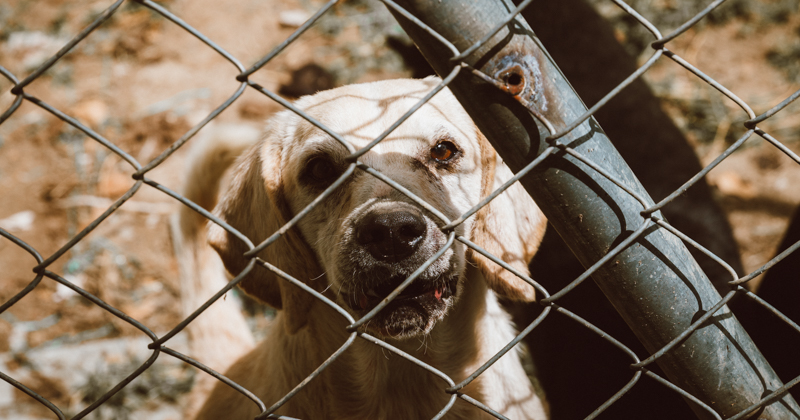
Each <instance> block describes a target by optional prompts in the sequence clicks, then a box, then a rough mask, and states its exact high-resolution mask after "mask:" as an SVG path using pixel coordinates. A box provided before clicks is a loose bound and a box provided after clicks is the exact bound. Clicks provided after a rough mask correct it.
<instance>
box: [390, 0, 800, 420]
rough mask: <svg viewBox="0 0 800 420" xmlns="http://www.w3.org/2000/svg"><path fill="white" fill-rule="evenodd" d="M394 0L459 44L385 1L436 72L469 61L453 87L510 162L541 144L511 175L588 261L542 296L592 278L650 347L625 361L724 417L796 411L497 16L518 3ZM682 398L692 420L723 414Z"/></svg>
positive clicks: (687, 259) (526, 31) (621, 172)
mask: <svg viewBox="0 0 800 420" xmlns="http://www.w3.org/2000/svg"><path fill="white" fill-rule="evenodd" d="M396 2H397V3H398V4H400V5H401V6H402V7H403V8H404V9H405V10H406V11H408V12H410V13H411V14H412V15H414V16H416V17H417V18H418V19H419V21H421V23H423V24H424V25H427V26H428V27H429V28H430V29H433V31H435V32H437V33H438V34H440V35H442V36H443V37H444V38H445V39H446V40H447V41H449V42H450V43H452V44H453V45H454V46H455V47H456V48H457V49H458V50H459V51H461V52H462V54H460V55H459V56H457V57H453V56H452V53H451V52H450V51H451V50H450V49H448V48H447V47H445V45H444V44H443V43H442V41H441V40H439V39H437V38H436V36H434V35H433V34H432V33H431V32H430V31H428V30H426V29H425V28H424V27H422V26H420V24H419V23H420V22H413V21H412V20H410V19H409V17H407V16H405V15H404V14H403V13H401V12H400V11H398V10H397V9H395V8H394V7H393V5H392V4H391V2H388V1H386V3H387V4H390V7H389V9H390V10H391V11H392V13H393V14H394V15H395V17H396V18H397V19H398V21H399V22H400V24H401V26H402V27H403V28H404V29H405V30H406V32H407V33H408V34H409V35H410V36H411V38H412V39H413V40H414V42H415V43H416V44H417V46H418V47H419V49H420V50H421V51H422V53H423V55H424V56H425V57H426V58H427V59H428V61H429V62H430V63H431V65H432V66H433V67H434V69H435V70H436V71H437V73H439V74H440V75H446V74H448V73H449V72H450V71H451V69H452V68H453V67H454V66H457V65H463V66H465V67H466V68H467V69H469V70H471V71H461V72H460V74H459V76H458V77H456V79H455V80H454V81H453V82H452V84H451V85H450V87H451V89H452V91H453V92H454V94H455V95H456V97H457V98H458V99H459V101H461V103H462V104H463V105H464V107H465V108H466V110H467V112H469V114H470V115H471V116H472V118H473V120H474V121H475V122H476V124H477V125H478V126H479V127H480V129H481V130H482V131H483V133H484V134H485V135H486V136H487V137H488V138H489V140H490V141H491V142H492V144H493V145H494V147H495V149H497V151H498V152H499V153H500V155H501V156H502V157H503V159H504V160H505V161H506V162H507V164H508V165H509V167H511V169H512V170H513V171H515V172H517V171H520V170H521V169H523V168H524V167H525V166H526V165H528V163H530V162H531V161H532V160H533V159H534V158H536V157H537V156H540V155H541V154H542V153H548V154H550V156H549V157H547V158H546V159H545V160H544V161H543V162H542V164H541V165H538V166H537V167H536V168H534V169H533V171H531V172H530V173H529V174H528V175H526V176H525V177H524V178H522V180H521V182H522V184H523V186H524V187H525V188H526V190H527V191H528V192H529V193H530V194H531V196H532V197H533V198H534V199H535V200H536V201H537V203H538V204H539V206H540V207H541V208H542V210H543V211H544V213H545V214H546V215H547V217H548V219H549V220H550V222H551V223H552V224H553V226H554V227H555V229H556V230H557V231H558V233H559V234H560V235H561V237H562V238H563V239H564V240H565V242H566V243H567V244H568V245H569V246H570V248H571V249H572V251H573V252H574V253H575V254H576V256H577V257H578V259H579V260H580V261H581V263H582V264H583V265H584V266H585V267H587V268H589V270H588V271H587V272H586V273H585V274H584V275H583V276H581V277H580V278H578V279H576V281H575V282H573V284H571V285H570V286H568V287H567V288H565V289H564V290H562V291H560V292H558V293H556V294H554V295H553V296H552V297H550V298H549V299H546V300H545V301H544V302H543V303H544V304H550V303H551V302H554V301H556V300H557V299H558V298H559V297H560V296H562V295H563V294H565V293H567V292H568V291H569V290H571V289H572V288H573V287H575V286H577V285H578V284H580V282H582V281H583V280H585V279H586V278H588V277H589V276H590V275H591V277H592V278H593V279H594V280H595V281H596V282H597V284H598V285H599V286H600V288H601V289H602V290H603V292H604V293H605V294H606V296H607V297H608V299H609V300H610V301H611V302H612V303H613V305H614V306H615V307H616V308H617V310H618V311H619V312H620V314H621V315H622V316H623V318H624V319H625V321H626V322H627V323H628V325H629V326H630V327H631V329H632V330H633V331H634V333H635V334H636V335H637V337H639V339H640V340H641V341H642V343H643V344H644V345H645V347H646V348H647V349H648V351H650V352H651V353H652V354H653V356H651V357H650V358H648V359H647V360H645V361H643V362H642V363H639V364H637V365H635V366H633V367H634V368H640V369H646V366H647V364H649V363H651V362H653V361H654V360H656V361H657V362H658V363H659V365H660V366H661V367H662V369H663V370H664V371H665V372H666V373H667V375H668V376H669V378H670V380H671V381H672V382H673V383H675V384H676V385H678V386H679V387H680V388H681V389H683V390H684V391H686V392H688V393H689V394H691V395H693V396H695V397H696V398H698V399H699V400H700V401H702V402H703V403H705V404H706V405H707V406H708V407H711V408H712V409H713V410H714V411H715V412H716V413H718V414H719V415H720V416H722V417H725V418H729V417H733V418H744V417H747V416H748V415H752V414H753V412H754V410H753V409H752V407H753V405H754V404H756V403H758V402H759V401H762V402H764V401H763V400H764V399H765V398H766V399H767V400H768V401H771V402H770V403H769V404H768V405H766V406H764V407H763V408H760V409H759V411H758V417H757V418H760V419H761V418H764V419H785V418H798V417H800V414H798V413H800V407H798V405H797V403H796V402H795V401H794V400H793V399H792V397H791V396H790V395H788V393H786V392H785V390H783V391H782V392H780V393H775V391H776V390H777V389H778V388H780V387H781V386H782V383H781V381H780V380H779V379H778V377H777V375H776V374H775V372H774V371H773V370H772V368H771V367H770V366H769V364H768V363H767V361H766V360H765V359H764V358H763V357H762V355H761V353H760V352H759V351H758V349H757V348H756V347H755V345H754V344H753V342H752V340H751V339H750V338H749V336H748V335H747V333H746V332H745V331H744V329H743V328H742V327H741V325H740V324H739V322H738V321H737V320H736V318H735V316H734V315H733V314H732V313H731V312H730V311H729V310H728V308H727V306H724V305H723V304H724V303H725V302H727V301H728V300H729V299H730V297H732V295H733V291H732V292H731V293H729V294H728V295H726V298H725V299H724V300H723V298H722V297H721V296H720V295H719V294H718V293H717V291H716V290H715V289H714V287H713V286H712V285H711V282H710V281H709V280H708V278H707V277H706V275H705V274H704V273H703V272H702V270H700V268H699V266H698V265H697V263H696V262H695V261H694V259H693V258H692V257H691V255H690V254H689V252H688V249H687V248H686V246H685V245H684V243H683V242H682V241H681V239H680V238H679V237H678V236H676V235H675V234H673V233H671V232H670V230H669V229H670V226H669V225H668V224H667V223H666V221H664V220H663V217H662V216H661V214H660V212H658V211H654V209H651V207H653V206H654V203H653V202H652V199H651V198H650V197H649V196H648V194H647V192H646V191H645V190H644V188H643V187H642V186H641V185H640V183H639V182H638V180H637V179H636V178H635V176H634V175H633V173H632V172H631V171H630V169H629V168H628V165H627V164H626V163H625V162H624V160H623V159H622V158H621V157H620V155H619V153H618V152H617V151H616V150H615V149H614V147H613V146H612V145H611V143H610V141H609V140H608V138H607V137H606V136H605V134H604V133H603V132H602V130H601V129H600V127H599V126H598V125H597V123H596V122H595V121H594V119H593V118H591V117H589V118H584V114H586V111H587V109H586V106H585V105H584V104H583V103H582V102H581V100H580V98H578V97H577V95H576V94H575V93H574V91H573V90H572V88H571V87H570V85H569V83H568V82H567V80H566V79H565V78H564V77H563V75H562V74H561V73H560V71H559V70H558V68H557V67H556V65H555V64H554V63H553V61H552V59H550V57H549V55H548V54H547V52H546V51H545V50H544V48H543V47H542V46H541V44H540V43H539V42H538V39H537V38H536V36H535V35H534V33H533V31H532V30H531V29H530V28H529V26H528V25H527V23H525V21H524V20H523V18H522V17H521V16H519V15H517V16H516V17H515V18H513V19H511V20H510V21H509V20H508V19H507V17H508V16H509V15H510V14H511V13H512V12H513V11H514V6H513V5H512V4H510V2H509V1H507V0H485V1H474V0H447V1H439V0H397V1H396ZM504 22H507V23H504ZM495 28H500V29H499V30H498V31H497V32H496V33H494V34H493V35H492V31H493V29H495ZM564 30H565V31H567V30H580V28H564ZM598 71H602V69H598ZM486 76H488V77H486ZM620 118H624V115H621V116H620ZM573 126H574V127H573ZM642 141H643V142H646V141H647V139H642ZM534 275H535V273H534ZM715 305H716V306H715ZM693 324H694V325H693ZM690 405H691V406H692V409H693V410H694V411H695V412H696V413H697V415H698V417H700V418H715V417H716V418H719V417H718V416H717V414H716V413H714V412H712V411H710V410H708V408H703V407H702V406H701V405H698V404H695V403H692V402H690ZM753 418H755V417H753Z"/></svg>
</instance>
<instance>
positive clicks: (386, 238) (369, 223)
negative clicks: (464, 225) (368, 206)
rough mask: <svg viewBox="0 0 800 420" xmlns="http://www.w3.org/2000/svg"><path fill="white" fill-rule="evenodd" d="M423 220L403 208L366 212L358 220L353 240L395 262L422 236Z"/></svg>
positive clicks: (421, 238)
mask: <svg viewBox="0 0 800 420" xmlns="http://www.w3.org/2000/svg"><path fill="white" fill-rule="evenodd" d="M426 227H427V226H426V224H425V220H424V219H423V218H422V215H420V214H414V213H412V212H410V211H407V210H398V211H388V212H370V213H368V214H367V215H365V216H364V217H363V218H362V219H361V221H360V222H359V223H358V227H357V228H356V241H358V243H359V244H360V245H362V246H363V247H364V248H366V250H367V251H368V252H369V253H370V254H371V255H372V256H373V257H374V258H375V259H377V260H380V261H385V262H398V261H401V260H403V259H404V258H407V257H409V256H411V254H413V253H414V251H416V250H417V248H418V247H419V245H420V244H421V243H422V240H423V239H424V238H425V231H426Z"/></svg>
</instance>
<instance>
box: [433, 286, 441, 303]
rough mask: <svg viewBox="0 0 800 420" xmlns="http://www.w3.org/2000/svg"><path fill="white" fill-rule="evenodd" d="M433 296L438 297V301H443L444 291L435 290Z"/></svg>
mask: <svg viewBox="0 0 800 420" xmlns="http://www.w3.org/2000/svg"><path fill="white" fill-rule="evenodd" d="M433 296H435V297H436V300H439V301H441V300H442V289H439V288H437V289H436V290H434V292H433Z"/></svg>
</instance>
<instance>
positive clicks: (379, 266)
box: [209, 78, 545, 338]
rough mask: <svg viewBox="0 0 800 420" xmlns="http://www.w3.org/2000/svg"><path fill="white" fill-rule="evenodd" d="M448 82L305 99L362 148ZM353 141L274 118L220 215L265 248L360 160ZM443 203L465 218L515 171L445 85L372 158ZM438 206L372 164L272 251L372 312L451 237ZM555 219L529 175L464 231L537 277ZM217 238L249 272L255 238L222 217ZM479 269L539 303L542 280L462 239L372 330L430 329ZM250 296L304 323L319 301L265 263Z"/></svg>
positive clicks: (352, 306)
mask: <svg viewBox="0 0 800 420" xmlns="http://www.w3.org/2000/svg"><path fill="white" fill-rule="evenodd" d="M437 83H438V79H433V78H430V79H425V80H391V81H383V82H376V83H369V84H363V85H350V86H345V87H342V88H338V89H333V90H329V91H325V92H321V93H318V94H316V95H313V96H309V97H305V98H302V99H300V100H299V101H298V102H297V103H296V106H297V107H298V108H300V109H302V110H304V111H305V112H306V113H308V114H309V115H310V116H312V117H313V118H314V119H316V120H317V121H319V122H321V123H322V124H323V125H324V126H326V127H329V128H330V129H331V130H332V131H333V132H336V133H338V134H340V135H341V136H342V137H343V138H344V139H346V140H347V141H348V142H349V143H350V144H352V146H353V147H354V148H355V150H358V149H360V148H361V147H363V146H365V145H367V144H368V143H370V142H371V141H372V140H373V139H375V138H376V137H378V136H379V135H380V134H382V133H383V132H384V131H385V130H386V129H387V128H389V127H390V126H391V125H392V124H394V123H395V122H396V121H397V120H398V119H399V118H400V117H401V116H402V115H403V114H404V113H406V112H407V111H408V110H409V109H410V108H411V107H412V106H413V105H414V104H416V103H417V102H418V101H419V100H420V99H421V98H422V97H423V96H424V95H425V94H427V93H428V92H429V91H430V90H431V89H432V88H433V87H434V86H435V85H436V84H437ZM348 156H349V153H348V151H347V149H346V147H345V146H343V145H342V144H341V143H339V142H338V141H337V140H335V139H334V138H332V137H331V136H330V135H328V134H326V133H325V132H324V131H322V130H320V129H319V128H317V127H315V126H314V125H312V124H311V123H310V122H308V121H306V120H305V119H303V118H301V117H299V116H297V115H296V114H294V113H291V112H289V111H285V112H282V113H280V114H278V115H276V116H275V117H274V118H273V119H272V120H271V121H270V122H269V124H268V128H267V133H266V136H265V138H264V140H263V141H262V142H260V143H259V144H258V145H257V146H256V147H255V148H253V149H252V150H250V151H249V152H248V153H247V154H246V155H244V156H243V157H242V158H241V159H240V161H239V164H238V166H237V167H236V169H235V175H234V177H233V181H232V184H231V186H230V188H229V189H228V191H227V193H226V194H225V195H224V196H223V198H222V200H221V202H220V203H219V205H218V206H217V208H216V210H215V214H216V215H217V216H218V217H220V218H221V219H223V220H225V221H226V222H227V223H228V224H230V225H231V226H233V227H234V228H236V229H237V230H239V231H241V232H242V233H244V234H245V235H247V236H248V237H249V238H250V239H251V240H252V241H253V243H256V244H257V243H260V242H262V241H263V240H265V239H266V238H268V237H269V236H270V235H272V234H273V233H274V232H276V231H277V230H278V229H279V228H280V227H281V226H282V225H283V224H284V223H286V222H287V221H288V220H290V219H291V218H292V217H293V216H294V215H296V214H298V213H299V212H300V211H302V210H303V209H304V208H305V207H306V206H307V205H308V204H309V203H311V202H312V201H314V200H315V199H316V198H317V197H318V196H319V195H320V193H322V192H323V191H324V190H325V189H326V188H328V187H329V186H330V185H331V184H332V183H333V182H334V181H335V180H336V179H337V178H338V177H339V176H340V175H342V174H343V173H344V172H345V171H346V170H347V169H348V167H349V165H350V162H348V160H347V157H348ZM359 160H360V161H361V162H363V163H364V164H366V165H367V166H369V167H370V168H373V169H375V170H377V171H379V172H380V173H381V174H384V175H385V176H386V177H388V178H390V179H392V180H394V181H395V182H397V183H398V184H400V186H402V187H403V188H405V189H407V190H409V191H411V192H412V193H413V194H415V195H416V196H418V197H420V198H421V199H422V200H424V201H426V202H427V203H429V204H430V206H432V207H433V208H434V209H435V210H437V211H438V212H441V214H443V215H444V216H446V217H447V218H449V219H450V220H453V219H456V218H458V217H459V216H460V215H462V214H463V213H465V212H466V211H467V210H469V209H470V208H472V207H473V206H474V205H476V204H477V203H478V202H479V201H480V200H481V199H482V198H483V197H485V196H486V195H488V194H489V193H490V192H491V191H492V190H493V189H495V188H497V187H499V186H500V185H501V184H502V183H503V182H504V181H505V180H507V179H509V178H510V177H511V173H510V171H509V170H508V168H506V167H505V165H503V164H502V162H501V161H500V160H499V159H498V158H497V156H496V154H495V152H494V150H493V149H492V148H491V146H490V145H489V143H488V142H487V141H486V139H485V138H484V137H483V135H482V134H481V133H480V131H478V129H477V128H476V127H475V125H474V124H473V122H472V120H471V119H470V118H469V116H468V115H467V114H466V112H465V111H464V110H463V108H462V107H461V106H460V104H459V103H458V101H456V99H455V98H454V97H453V95H452V94H451V93H450V92H449V91H447V90H444V91H442V92H440V93H438V94H437V95H436V96H434V97H433V99H432V100H431V101H429V102H428V103H427V104H426V105H424V106H423V107H422V108H420V109H419V110H418V111H417V112H416V113H414V114H413V115H412V116H411V117H410V118H409V119H408V120H406V121H405V122H403V123H402V124H401V125H400V126H399V127H398V128H397V129H396V130H394V131H393V132H392V133H391V134H390V135H389V136H388V137H386V138H385V139H384V140H383V141H381V142H380V143H378V144H377V145H376V146H375V147H373V148H372V149H371V150H370V151H369V152H367V153H366V154H364V155H363V156H361V157H360V158H359ZM444 224H445V223H444V222H443V221H442V220H440V219H439V218H438V217H437V216H436V215H435V214H433V212H431V211H429V210H426V209H425V208H423V207H422V206H420V205H418V204H417V203H415V202H414V201H413V200H411V199H410V198H408V197H407V196H406V195H405V194H403V193H402V192H400V191H398V190H397V189H395V188H393V187H392V186H390V185H388V184H387V183H385V182H384V181H382V180H380V179H378V178H376V177H375V176H373V175H371V174H369V173H367V172H365V171H364V170H362V169H355V171H354V172H353V173H352V174H351V175H350V176H349V177H347V179H346V180H345V181H344V183H343V184H341V185H340V186H339V187H338V188H337V189H336V190H335V191H334V192H333V194H331V195H330V196H328V197H327V198H325V199H323V200H322V201H321V202H320V203H318V205H317V206H316V207H314V208H313V209H312V210H311V211H310V212H309V213H308V214H306V215H305V216H304V217H303V218H301V219H300V221H299V222H298V224H297V228H293V229H290V230H288V231H287V232H286V233H285V234H284V235H283V236H282V237H281V239H280V240H278V241H277V242H276V243H274V244H272V245H270V246H269V247H267V248H266V249H265V250H264V251H262V253H261V254H260V257H261V258H263V259H264V260H266V261H268V262H270V263H271V264H273V265H275V266H276V267H278V268H279V269H281V270H283V271H284V272H286V273H288V274H290V275H292V276H294V277H295V278H297V279H299V280H300V281H303V282H305V283H306V284H308V285H309V286H310V287H312V288H314V289H316V290H318V291H327V293H329V294H330V295H331V296H334V297H335V299H337V301H338V303H339V304H341V305H342V306H343V307H345V308H346V309H347V310H348V311H349V312H351V313H352V314H353V315H354V316H356V318H358V317H360V316H362V315H364V314H366V313H367V312H369V311H370V310H371V309H373V308H374V307H375V306H376V305H378V304H379V302H380V301H382V300H383V299H384V298H386V296H387V295H389V294H390V293H391V292H392V291H393V290H394V289H395V288H396V287H397V286H399V285H400V284H401V283H402V282H403V281H404V280H405V279H406V278H408V277H409V276H410V275H412V274H413V273H415V272H416V271H418V269H419V268H420V267H421V266H422V265H423V264H424V263H425V262H426V261H429V260H431V259H432V258H433V257H434V256H435V254H436V253H437V252H439V251H440V250H441V249H443V248H444V247H445V246H446V244H447V241H448V234H449V232H443V231H442V229H441V227H442V226H444ZM544 224H545V219H544V217H543V216H542V214H541V212H540V211H539V209H538V207H536V205H535V204H534V203H533V201H532V200H531V199H530V197H529V196H528V195H527V194H526V193H525V191H524V190H523V189H522V187H521V186H520V185H519V184H518V183H517V184H515V185H513V186H512V187H511V188H509V189H508V190H506V192H504V193H503V194H502V195H500V196H499V197H497V198H496V199H495V200H493V201H492V202H490V204H489V205H488V206H486V207H484V208H483V209H482V210H480V211H479V212H478V213H476V214H475V215H474V216H473V217H471V218H469V219H467V220H466V221H465V222H464V223H462V224H460V225H459V226H458V227H456V228H455V233H456V235H459V236H464V237H466V238H468V239H470V240H471V241H473V242H475V243H477V244H478V245H480V246H481V247H483V248H484V249H486V250H487V251H488V252H490V253H492V254H493V255H495V256H497V257H499V258H500V259H502V260H504V261H506V262H507V263H509V264H510V265H511V266H513V267H514V268H516V269H517V270H519V271H521V272H523V273H527V272H528V270H527V264H528V262H529V261H530V259H531V257H532V256H533V254H534V253H535V252H536V249H537V247H538V244H539V242H540V240H541V237H542V234H543V231H544ZM209 237H210V241H211V244H212V246H213V247H214V248H215V249H216V250H217V251H218V252H219V254H220V256H221V257H222V260H223V261H224V262H225V265H226V267H227V268H228V270H229V271H230V272H231V273H233V274H236V273H238V272H239V271H241V270H242V269H243V268H244V267H245V265H246V263H247V260H246V259H245V258H244V257H243V256H242V254H243V253H244V252H245V251H246V247H245V245H244V244H243V243H242V242H241V241H240V240H239V239H237V238H236V237H235V236H233V235H231V234H229V233H228V232H226V231H225V230H223V229H222V228H220V227H218V226H216V225H212V227H211V229H210V233H209ZM466 264H473V265H475V266H477V267H478V269H480V270H481V272H482V273H483V275H484V277H485V278H486V281H487V284H488V285H489V287H491V288H492V289H493V290H494V291H495V292H496V293H497V294H499V295H501V296H504V297H507V298H510V299H514V300H526V301H529V300H532V299H533V296H534V291H533V288H532V287H531V286H530V285H528V284H527V283H526V282H524V281H523V280H521V279H519V278H518V277H516V276H514V275H513V274H511V273H510V272H508V271H506V270H504V269H502V268H501V267H499V266H498V265H497V264H495V263H493V262H491V261H490V260H488V259H487V258H485V257H483V256H482V255H480V254H478V253H477V252H474V251H472V250H471V249H467V247H466V246H465V245H463V244H462V243H461V242H458V241H456V242H455V243H454V244H453V245H452V246H450V247H449V248H447V249H446V250H445V251H444V253H443V254H442V255H441V256H440V257H439V258H438V259H436V260H435V261H433V263H432V264H430V265H429V266H428V267H427V268H425V269H424V270H422V271H421V273H419V275H418V277H417V278H416V279H415V280H414V281H413V283H411V285H409V286H408V287H407V288H406V289H404V290H403V292H402V293H401V294H400V295H399V296H397V298H395V299H394V300H393V301H392V302H391V303H389V305H388V306H386V307H385V308H383V309H382V310H381V311H380V312H379V313H378V314H377V316H376V317H375V318H374V319H373V320H372V321H370V322H369V324H368V328H369V330H370V331H371V332H373V333H375V334H377V335H381V336H387V337H388V336H391V337H395V338H406V337H411V336H415V335H419V334H425V333H428V332H430V330H431V329H432V328H433V326H434V324H435V323H436V321H437V320H439V319H441V318H442V317H444V316H446V314H447V312H448V309H449V308H450V307H452V306H453V305H454V304H455V303H456V302H457V300H458V297H459V293H460V291H461V290H462V289H463V282H464V272H465V269H466ZM241 285H242V287H243V288H244V290H245V291H247V292H248V293H250V294H252V295H254V296H256V297H258V298H260V299H261V300H263V301H265V302H266V303H268V304H270V305H272V306H274V307H276V308H278V309H283V310H284V311H286V317H285V319H286V326H287V328H288V330H289V331H290V332H294V331H297V330H298V329H299V328H301V327H302V326H303V325H305V323H306V322H307V320H308V316H313V315H309V314H308V311H309V309H310V306H311V305H312V303H313V302H314V298H313V297H312V296H311V295H310V294H308V293H307V292H305V291H303V290H301V289H300V288H298V287H296V286H294V285H291V284H290V283H288V282H286V281H284V280H282V279H278V278H277V276H276V275H275V274H273V273H272V272H271V271H268V270H266V269H263V268H262V267H257V268H256V269H255V270H254V272H253V273H251V274H250V275H249V276H248V278H246V279H245V280H244V281H243V282H242V284H241Z"/></svg>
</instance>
